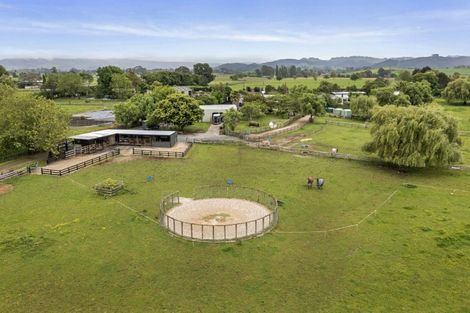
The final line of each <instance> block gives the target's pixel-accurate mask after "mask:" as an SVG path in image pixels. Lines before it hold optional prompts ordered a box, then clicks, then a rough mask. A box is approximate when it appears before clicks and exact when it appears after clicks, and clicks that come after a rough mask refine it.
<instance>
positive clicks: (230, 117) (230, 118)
mask: <svg viewBox="0 0 470 313" xmlns="http://www.w3.org/2000/svg"><path fill="white" fill-rule="evenodd" d="M242 117H243V116H242V114H241V113H240V112H238V111H237V110H235V109H233V108H232V109H230V110H227V111H225V113H224V114H223V116H222V118H223V121H224V129H225V131H234V130H235V127H236V126H237V124H238V123H239V122H240V121H241V119H242Z"/></svg>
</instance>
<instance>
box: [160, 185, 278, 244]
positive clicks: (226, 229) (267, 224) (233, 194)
mask: <svg viewBox="0 0 470 313" xmlns="http://www.w3.org/2000/svg"><path fill="white" fill-rule="evenodd" d="M208 198H237V199H244V200H249V201H253V202H257V203H259V204H261V205H263V206H265V207H266V208H267V209H268V210H269V211H270V213H269V214H266V215H265V216H263V217H260V218H257V219H254V220H249V221H244V222H240V223H233V224H221V225H213V224H202V223H191V222H186V221H182V220H178V219H175V218H173V217H171V216H170V215H168V214H167V213H168V212H169V211H170V210H171V209H172V208H174V207H175V206H177V205H179V204H180V203H181V201H180V194H179V192H174V193H171V194H169V195H167V196H165V197H164V198H163V199H162V200H161V202H160V214H159V221H160V225H161V226H162V227H163V228H165V229H166V230H167V231H168V232H169V233H170V234H172V235H174V236H177V237H180V238H184V239H187V240H192V241H204V242H215V243H217V242H233V241H238V240H243V239H250V238H254V237H258V236H261V235H263V234H264V233H266V232H268V231H269V230H271V229H272V228H274V227H275V226H276V225H277V223H278V220H279V211H278V201H277V199H276V198H274V196H272V195H270V194H268V193H266V192H264V191H261V190H257V189H253V188H248V187H237V186H230V187H228V186H227V187H224V186H209V187H202V188H198V189H197V190H196V193H195V195H194V200H200V199H208Z"/></svg>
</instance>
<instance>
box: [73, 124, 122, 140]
mask: <svg viewBox="0 0 470 313" xmlns="http://www.w3.org/2000/svg"><path fill="white" fill-rule="evenodd" d="M110 128H114V127H113V126H112V125H111V126H110V125H98V126H84V127H69V128H68V129H67V137H70V136H76V135H80V134H85V133H90V132H95V131H99V130H103V129H110Z"/></svg>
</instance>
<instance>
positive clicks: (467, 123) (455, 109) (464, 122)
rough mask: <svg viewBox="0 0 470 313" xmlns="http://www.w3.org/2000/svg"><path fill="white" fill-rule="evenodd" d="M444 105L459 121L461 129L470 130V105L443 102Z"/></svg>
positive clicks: (445, 109)
mask: <svg viewBox="0 0 470 313" xmlns="http://www.w3.org/2000/svg"><path fill="white" fill-rule="evenodd" d="M442 107H443V108H444V111H445V112H449V113H450V114H452V115H453V116H454V117H455V118H456V119H457V120H458V121H459V129H460V130H463V131H470V105H466V106H464V105H448V104H443V105H442Z"/></svg>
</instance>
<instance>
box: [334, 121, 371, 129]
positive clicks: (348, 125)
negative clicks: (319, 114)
mask: <svg viewBox="0 0 470 313" xmlns="http://www.w3.org/2000/svg"><path fill="white" fill-rule="evenodd" d="M325 124H332V125H337V126H346V127H353V128H369V124H368V123H367V122H366V123H349V122H338V121H333V120H329V119H325Z"/></svg>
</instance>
